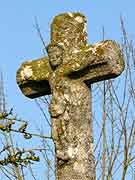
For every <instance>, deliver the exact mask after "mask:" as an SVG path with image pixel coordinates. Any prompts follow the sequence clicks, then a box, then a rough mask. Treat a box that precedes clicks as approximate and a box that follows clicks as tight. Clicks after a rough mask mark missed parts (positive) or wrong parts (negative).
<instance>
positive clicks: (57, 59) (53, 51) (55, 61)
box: [47, 45, 63, 68]
mask: <svg viewBox="0 0 135 180" xmlns="http://www.w3.org/2000/svg"><path fill="white" fill-rule="evenodd" d="M47 51H48V56H49V63H50V65H51V66H52V67H53V68H56V67H57V66H59V65H60V64H61V63H62V61H63V48H62V47H60V46H58V45H49V46H48V48H47Z"/></svg>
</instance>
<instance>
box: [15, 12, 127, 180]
mask: <svg viewBox="0 0 135 180" xmlns="http://www.w3.org/2000/svg"><path fill="white" fill-rule="evenodd" d="M47 51H48V57H43V58H41V59H38V60H35V61H30V62H26V63H24V64H23V65H22V66H21V67H20V69H19V70H18V72H17V83H18V85H19V87H20V89H21V91H22V92H23V94H24V95H26V96H27V97H30V98H35V97H39V96H43V95H47V94H52V100H51V104H50V107H49V111H50V114H51V118H52V138H53V141H54V143H55V151H56V180H77V179H79V180H95V179H96V173H95V160H94V155H93V133H92V118H91V117H92V116H91V112H92V110H91V91H90V85H91V84H92V83H94V82H97V81H101V80H106V79H110V78H115V77H117V76H118V75H120V74H121V72H122V71H123V69H124V60H123V55H122V53H121V50H120V47H119V45H118V44H117V43H116V42H115V41H111V40H106V41H102V42H99V43H97V44H95V45H88V44H87V33H86V18H85V16H83V15H82V14H80V13H65V14H60V15H58V16H56V17H55V18H54V20H53V22H52V24H51V43H50V44H49V46H48V47H47ZM88 87H89V88H88Z"/></svg>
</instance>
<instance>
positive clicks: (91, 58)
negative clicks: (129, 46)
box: [61, 40, 124, 83]
mask: <svg viewBox="0 0 135 180" xmlns="http://www.w3.org/2000/svg"><path fill="white" fill-rule="evenodd" d="M123 70H124V58H123V54H122V52H121V50H120V47H119V45H118V44H117V43H116V42H115V41H111V40H106V41H101V42H100V43H97V44H95V45H91V46H87V48H85V49H83V50H81V51H80V52H77V53H76V57H75V58H74V59H72V60H71V62H69V63H67V64H64V65H63V66H62V67H61V71H63V73H64V74H65V75H68V76H69V77H70V78H72V79H78V78H80V79H81V80H83V81H87V82H89V83H94V82H97V81H101V80H106V79H110V78H115V77H117V76H118V75H120V74H121V73H122V71H123Z"/></svg>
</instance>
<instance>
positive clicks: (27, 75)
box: [16, 57, 51, 98]
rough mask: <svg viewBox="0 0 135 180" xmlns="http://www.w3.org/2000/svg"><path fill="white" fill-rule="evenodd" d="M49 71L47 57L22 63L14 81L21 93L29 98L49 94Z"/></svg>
mask: <svg viewBox="0 0 135 180" xmlns="http://www.w3.org/2000/svg"><path fill="white" fill-rule="evenodd" d="M50 71H51V68H50V66H49V63H48V58H47V57H43V58H40V59H37V60H34V61H27V62H25V63H23V64H22V65H21V67H20V68H19V69H18V71H17V75H16V81H17V84H18V86H19V88H20V89H21V91H22V93H23V94H24V95H25V96H27V97H29V98H36V97H39V96H43V95H48V94H50V93H51V91H50V86H49V82H48V76H49V72H50Z"/></svg>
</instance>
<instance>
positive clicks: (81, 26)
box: [51, 13, 87, 51]
mask: <svg viewBox="0 0 135 180" xmlns="http://www.w3.org/2000/svg"><path fill="white" fill-rule="evenodd" d="M51 43H53V44H59V45H61V46H63V48H64V50H66V49H67V51H69V50H74V49H75V48H77V49H78V48H83V46H86V43H87V33H86V18H85V16H84V15H82V14H80V13H64V14H60V15H58V16H56V17H55V18H54V20H53V22H52V24H51Z"/></svg>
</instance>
